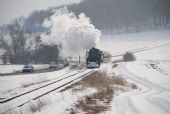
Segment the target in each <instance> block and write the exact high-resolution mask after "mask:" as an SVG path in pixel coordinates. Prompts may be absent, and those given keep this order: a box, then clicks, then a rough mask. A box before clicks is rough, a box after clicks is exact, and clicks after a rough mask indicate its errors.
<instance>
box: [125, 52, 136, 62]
mask: <svg viewBox="0 0 170 114" xmlns="http://www.w3.org/2000/svg"><path fill="white" fill-rule="evenodd" d="M135 60H136V57H135V56H134V54H133V53H130V52H126V53H125V54H124V55H123V61H135Z"/></svg>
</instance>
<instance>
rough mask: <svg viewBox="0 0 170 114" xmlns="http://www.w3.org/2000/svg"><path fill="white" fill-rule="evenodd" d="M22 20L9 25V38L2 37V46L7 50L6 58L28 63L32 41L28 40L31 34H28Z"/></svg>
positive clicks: (13, 61)
mask: <svg viewBox="0 0 170 114" xmlns="http://www.w3.org/2000/svg"><path fill="white" fill-rule="evenodd" d="M20 22H21V21H20V19H18V20H14V21H13V22H12V24H10V25H8V26H7V29H8V31H9V32H8V34H9V38H4V37H1V39H0V48H2V49H4V50H5V54H4V55H5V58H7V57H8V58H9V61H10V63H12V64H16V63H17V64H20V63H26V62H27V57H28V56H27V55H29V49H30V47H31V42H30V41H29V40H28V37H29V36H30V35H28V33H27V34H26V32H25V30H24V29H23V27H22V25H21V23H20ZM26 56H27V57H26Z"/></svg>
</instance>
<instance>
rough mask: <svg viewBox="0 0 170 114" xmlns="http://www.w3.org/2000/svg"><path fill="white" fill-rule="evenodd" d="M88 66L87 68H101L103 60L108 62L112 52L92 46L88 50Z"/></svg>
mask: <svg viewBox="0 0 170 114" xmlns="http://www.w3.org/2000/svg"><path fill="white" fill-rule="evenodd" d="M86 55H87V58H86V67H87V68H99V67H100V64H101V62H106V61H109V60H110V59H111V54H109V53H107V52H105V51H101V50H99V49H97V48H94V47H93V48H91V49H90V50H89V51H87V52H86Z"/></svg>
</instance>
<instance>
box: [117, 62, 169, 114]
mask: <svg viewBox="0 0 170 114" xmlns="http://www.w3.org/2000/svg"><path fill="white" fill-rule="evenodd" d="M124 66H125V65H124V64H120V65H119V66H118V71H119V72H120V73H121V75H122V77H124V78H127V79H130V80H133V81H135V82H137V83H139V84H141V85H143V86H145V87H147V90H144V91H142V92H137V93H135V94H133V95H132V96H137V95H142V94H143V95H144V97H143V98H144V99H145V100H146V101H147V102H149V103H150V104H152V105H153V106H156V107H157V108H159V109H161V110H163V111H164V112H165V113H167V114H169V113H170V102H168V101H166V100H164V99H162V98H157V97H153V95H159V94H160V93H162V92H167V91H168V92H169V91H170V90H169V89H166V88H163V87H161V86H159V85H157V84H154V83H152V82H149V81H147V80H145V79H143V78H140V77H138V76H135V75H134V74H132V73H131V72H129V71H128V70H127V69H126V68H125V67H124ZM131 103H132V104H133V102H131ZM137 114H138V113H137Z"/></svg>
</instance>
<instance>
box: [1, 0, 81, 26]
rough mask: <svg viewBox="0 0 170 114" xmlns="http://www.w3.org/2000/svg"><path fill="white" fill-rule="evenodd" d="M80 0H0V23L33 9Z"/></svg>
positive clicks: (25, 14) (26, 13)
mask: <svg viewBox="0 0 170 114" xmlns="http://www.w3.org/2000/svg"><path fill="white" fill-rule="evenodd" d="M79 1H81V0H0V25H3V24H7V23H9V22H10V21H11V20H13V19H15V18H17V17H20V16H23V15H24V16H27V15H28V14H30V13H31V12H32V11H34V10H40V9H47V8H49V7H53V6H59V5H63V4H70V3H78V2H79Z"/></svg>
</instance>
